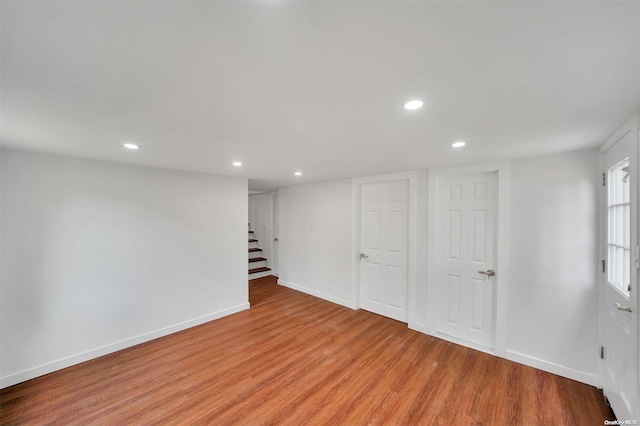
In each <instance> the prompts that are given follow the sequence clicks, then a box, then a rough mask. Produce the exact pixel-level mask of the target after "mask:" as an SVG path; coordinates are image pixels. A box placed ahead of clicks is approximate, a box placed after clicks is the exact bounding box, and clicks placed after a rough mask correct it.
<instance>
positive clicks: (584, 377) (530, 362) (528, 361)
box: [409, 322, 600, 387]
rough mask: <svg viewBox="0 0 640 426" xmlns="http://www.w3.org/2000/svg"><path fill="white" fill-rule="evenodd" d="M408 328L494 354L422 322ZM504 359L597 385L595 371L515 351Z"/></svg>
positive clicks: (508, 353) (510, 352)
mask: <svg viewBox="0 0 640 426" xmlns="http://www.w3.org/2000/svg"><path fill="white" fill-rule="evenodd" d="M409 328H410V329H412V330H415V331H419V332H420V333H424V334H427V335H429V336H432V337H437V338H439V339H443V340H446V341H449V342H452V343H456V344H459V345H462V346H466V347H468V348H471V349H476V350H479V351H481V352H485V353H488V354H491V355H494V356H497V355H495V353H493V350H492V349H490V348H485V347H482V346H478V345H473V344H471V343H470V342H465V341H464V340H460V339H456V338H454V337H451V336H447V335H446V334H442V333H438V332H436V333H435V334H434V333H430V332H429V331H428V329H427V326H426V325H424V324H419V323H416V322H413V323H410V324H409ZM505 358H506V359H508V360H509V361H513V362H517V363H518V364H523V365H526V366H529V367H533V368H536V369H538V370H542V371H546V372H548V373H552V374H556V375H558V376H562V377H566V378H567V379H571V380H575V381H577V382H581V383H586V384H588V385H591V386H595V387H599V386H600V384H599V380H598V376H597V374H595V373H588V372H586V371H581V370H576V369H573V368H570V367H566V366H564V365H560V364H556V363H553V362H549V361H545V360H542V359H539V358H535V357H532V356H530V355H525V354H523V353H520V352H515V351H509V350H508V351H507V352H506V357H505Z"/></svg>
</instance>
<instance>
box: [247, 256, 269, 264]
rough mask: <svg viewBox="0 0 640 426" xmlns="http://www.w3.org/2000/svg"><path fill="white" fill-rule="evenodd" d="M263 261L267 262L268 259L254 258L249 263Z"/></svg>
mask: <svg viewBox="0 0 640 426" xmlns="http://www.w3.org/2000/svg"><path fill="white" fill-rule="evenodd" d="M263 260H267V258H266V257H252V258H251V259H249V263H251V262H262V261H263Z"/></svg>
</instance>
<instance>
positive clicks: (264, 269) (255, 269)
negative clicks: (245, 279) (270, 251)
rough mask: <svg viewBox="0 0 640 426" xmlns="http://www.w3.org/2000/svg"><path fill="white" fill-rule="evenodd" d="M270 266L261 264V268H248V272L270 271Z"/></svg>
mask: <svg viewBox="0 0 640 426" xmlns="http://www.w3.org/2000/svg"><path fill="white" fill-rule="evenodd" d="M270 270H271V268H267V267H266V266H263V267H262V268H253V269H249V273H250V274H256V273H258V272H266V271H270Z"/></svg>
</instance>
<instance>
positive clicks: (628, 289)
mask: <svg viewBox="0 0 640 426" xmlns="http://www.w3.org/2000/svg"><path fill="white" fill-rule="evenodd" d="M627 291H628V292H631V284H629V285H628V286H627Z"/></svg>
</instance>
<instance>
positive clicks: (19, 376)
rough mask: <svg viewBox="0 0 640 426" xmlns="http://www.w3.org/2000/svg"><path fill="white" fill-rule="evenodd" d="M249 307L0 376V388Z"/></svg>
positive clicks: (213, 314)
mask: <svg viewBox="0 0 640 426" xmlns="http://www.w3.org/2000/svg"><path fill="white" fill-rule="evenodd" d="M246 309H249V303H242V304H240V305H237V306H232V307H230V308H227V309H223V310H220V311H217V312H214V313H211V314H207V315H202V316H200V317H197V318H193V319H191V320H188V321H184V322H181V323H178V324H174V325H171V326H168V327H164V328H161V329H159V330H155V331H152V332H149V333H144V334H140V335H138V336H134V337H131V338H128V339H124V340H120V341H118V342H114V343H111V344H109V345H105V346H101V347H99V348H95V349H92V350H89V351H86V352H82V353H79V354H76V355H72V356H69V357H66V358H63V359H59V360H57V361H52V362H49V363H46V364H42V365H39V366H37V367H34V368H30V369H28V370H24V371H20V372H18V373H15V374H11V375H9V376H6V377H2V378H0V389H3V388H6V387H9V386H13V385H15V384H18V383H21V382H24V381H27V380H31V379H34V378H36V377H39V376H43V375H45V374H49V373H52V372H54V371H57V370H62V369H63V368H67V367H71V366H72V365H76V364H80V363H82V362H85V361H89V360H91V359H95V358H99V357H101V356H103V355H107V354H110V353H113V352H117V351H120V350H122V349H126V348H130V347H132V346H136V345H139V344H141V343H145V342H149V341H151V340H155V339H158V338H160V337H164V336H168V335H169V334H173V333H177V332H179V331H183V330H186V329H188V328H191V327H195V326H197V325H201V324H204V323H207V322H209V321H213V320H216V319H219V318H222V317H226V316H227V315H231V314H235V313H237V312H241V311H244V310H246Z"/></svg>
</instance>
